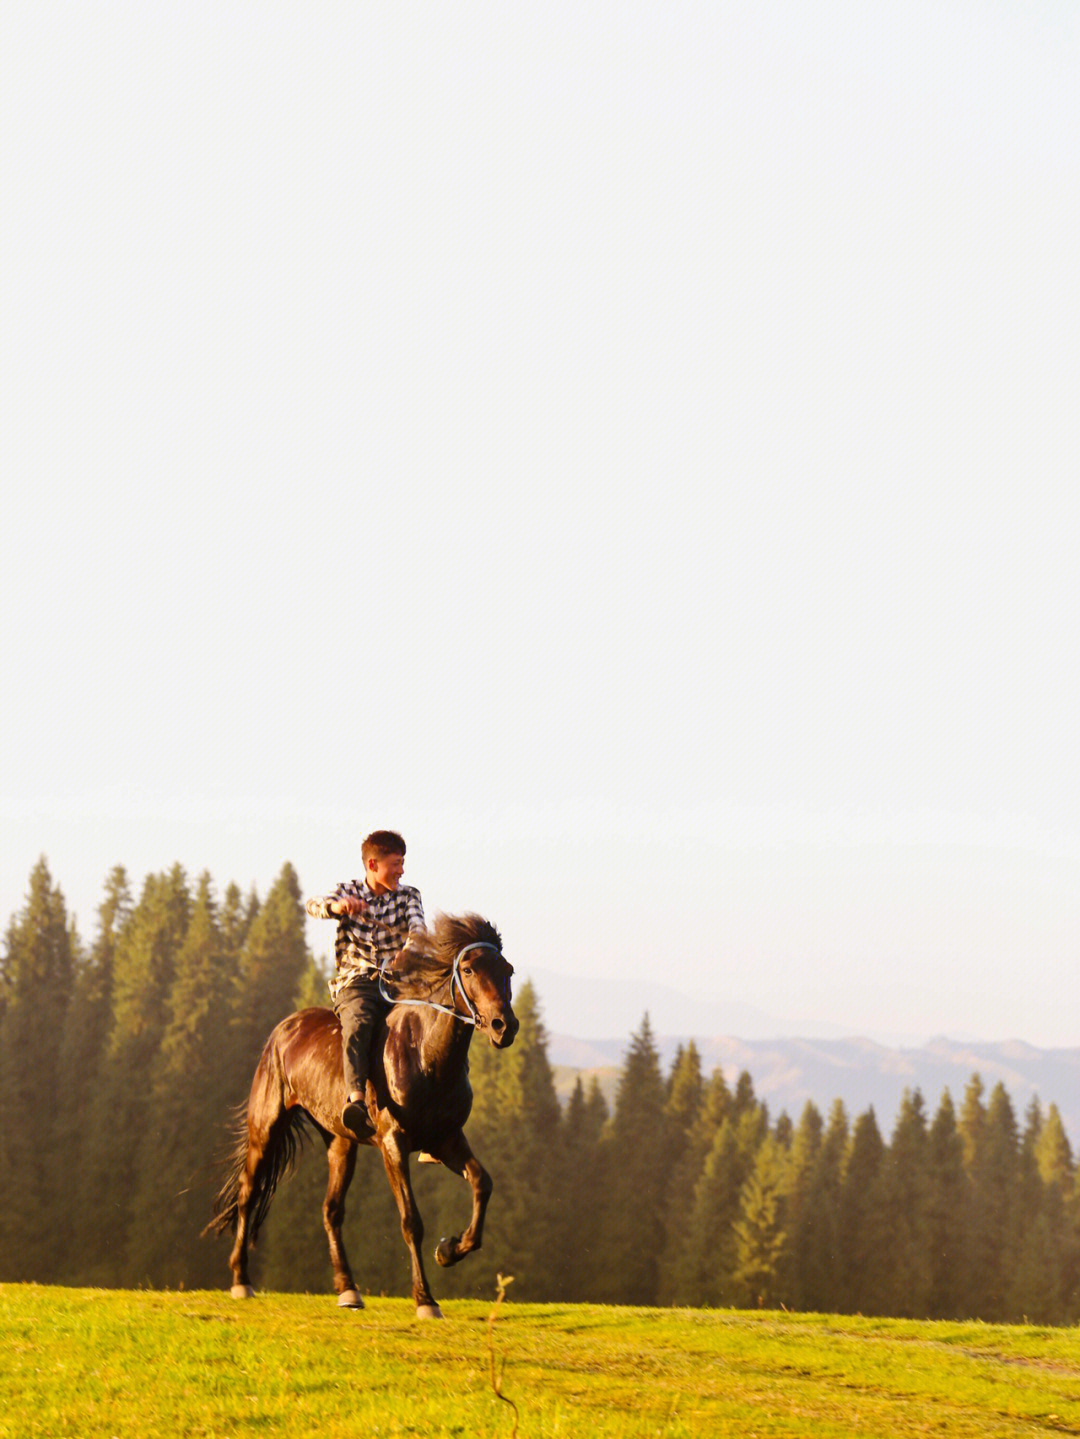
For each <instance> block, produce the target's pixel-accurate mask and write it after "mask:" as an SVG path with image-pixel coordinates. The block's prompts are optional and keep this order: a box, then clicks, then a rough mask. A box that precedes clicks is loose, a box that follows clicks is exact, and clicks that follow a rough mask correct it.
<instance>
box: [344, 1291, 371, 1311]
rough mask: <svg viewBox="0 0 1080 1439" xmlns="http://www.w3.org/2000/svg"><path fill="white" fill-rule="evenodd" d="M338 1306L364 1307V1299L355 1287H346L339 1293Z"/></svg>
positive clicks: (345, 1307) (347, 1307)
mask: <svg viewBox="0 0 1080 1439" xmlns="http://www.w3.org/2000/svg"><path fill="white" fill-rule="evenodd" d="M337 1307H338V1308H339V1309H363V1307H364V1301H363V1299H361V1297H360V1295H359V1294H358V1293H357V1292H356V1290H355V1289H346V1290H345V1291H344V1293H342V1294H339V1295H338V1302H337Z"/></svg>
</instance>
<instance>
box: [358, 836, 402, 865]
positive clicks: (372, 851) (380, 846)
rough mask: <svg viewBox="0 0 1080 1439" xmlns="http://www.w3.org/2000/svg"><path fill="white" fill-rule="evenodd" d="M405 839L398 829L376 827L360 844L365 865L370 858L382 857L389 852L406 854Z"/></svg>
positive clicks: (361, 856)
mask: <svg viewBox="0 0 1080 1439" xmlns="http://www.w3.org/2000/svg"><path fill="white" fill-rule="evenodd" d="M404 853H405V841H404V840H403V839H402V838H401V835H399V834H398V833H397V831H396V830H392V829H374V830H372V832H371V833H370V834H369V835H368V837H367V839H366V840H364V843H363V844H362V845H361V846H360V858H361V859H362V860H363V861H364V863H365V865H366V864H367V862H368V860H369V859H374V858H376V857H377V858H379V859H382V858H383V857H384V856H385V855H388V854H404Z"/></svg>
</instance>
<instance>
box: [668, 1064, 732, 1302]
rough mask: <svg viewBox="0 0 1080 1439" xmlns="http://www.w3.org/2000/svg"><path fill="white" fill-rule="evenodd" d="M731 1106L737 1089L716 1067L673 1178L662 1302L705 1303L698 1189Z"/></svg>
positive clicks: (705, 1264) (705, 1266) (704, 1249)
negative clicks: (695, 1227)
mask: <svg viewBox="0 0 1080 1439" xmlns="http://www.w3.org/2000/svg"><path fill="white" fill-rule="evenodd" d="M669 1102H670V1100H669ZM731 1110H732V1099H731V1091H730V1090H729V1089H728V1087H727V1084H726V1082H725V1080H724V1074H723V1071H722V1070H721V1069H715V1070H713V1073H712V1075H711V1076H710V1078H709V1080H708V1082H707V1083H706V1084H704V1086H703V1088H702V1094H701V1099H700V1101H699V1103H698V1107H697V1113H696V1115H695V1118H694V1120H693V1123H692V1124H691V1126H690V1130H689V1133H688V1136H687V1140H686V1143H685V1145H684V1147H683V1151H682V1155H681V1157H680V1158H679V1160H678V1161H677V1163H676V1164H675V1165H674V1168H673V1169H672V1171H671V1174H670V1176H669V1178H668V1184H667V1199H666V1205H665V1214H664V1250H663V1254H662V1256H661V1260H660V1277H659V1290H658V1296H657V1297H658V1299H659V1302H660V1303H661V1304H699V1303H702V1302H703V1300H702V1299H700V1298H698V1297H695V1296H700V1295H702V1294H703V1293H704V1292H705V1288H706V1284H707V1273H708V1270H709V1259H708V1248H707V1246H705V1245H703V1244H701V1243H700V1242H699V1240H698V1239H697V1238H696V1237H695V1234H694V1230H693V1212H694V1208H695V1206H696V1204H697V1199H696V1187H697V1185H698V1182H699V1181H700V1179H701V1175H702V1171H703V1169H704V1167H705V1163H706V1161H707V1159H708V1156H709V1154H710V1152H711V1150H712V1147H713V1145H714V1143H715V1142H716V1136H717V1134H718V1133H719V1131H720V1128H721V1126H722V1125H723V1123H724V1120H725V1119H726V1118H728V1117H729V1115H730V1114H731ZM743 1177H745V1176H743ZM741 1183H742V1179H741V1178H740V1180H739V1184H741ZM703 1203H704V1201H703Z"/></svg>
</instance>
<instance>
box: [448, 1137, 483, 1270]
mask: <svg viewBox="0 0 1080 1439" xmlns="http://www.w3.org/2000/svg"><path fill="white" fill-rule="evenodd" d="M437 1153H438V1157H439V1158H440V1159H441V1160H442V1162H443V1163H444V1164H445V1165H446V1167H447V1169H452V1170H453V1171H454V1173H455V1174H460V1175H461V1176H462V1178H463V1179H466V1180H468V1182H469V1187H470V1188H471V1189H472V1198H473V1207H472V1217H471V1218H470V1220H469V1227H468V1228H467V1229H466V1230H465V1232H464V1233H463V1234H459V1235H458V1236H457V1237H456V1238H449V1239H440V1241H439V1245H438V1248H437V1249H436V1250H435V1258H436V1260H437V1261H438V1263H439V1264H442V1265H444V1266H445V1265H448V1264H456V1263H457V1262H458V1260H459V1259H464V1258H465V1256H466V1254H471V1253H472V1251H473V1250H474V1249H479V1248H480V1244H481V1242H482V1240H483V1237H484V1215H485V1214H486V1213H487V1207H488V1200H489V1199H490V1198H491V1191H492V1188H493V1185H492V1182H491V1175H490V1174H489V1173H488V1172H487V1170H486V1169H485V1168H484V1166H483V1165H482V1164H481V1163H480V1161H479V1160H478V1159H477V1157H476V1155H475V1154H473V1152H472V1150H471V1149H470V1148H469V1141H468V1140H467V1139H466V1138H465V1131H464V1130H462V1129H459V1130H458V1131H457V1133H456V1134H453V1135H451V1136H450V1138H449V1139H447V1140H445V1141H444V1142H443V1144H442V1145H440V1147H439V1149H438V1151H437Z"/></svg>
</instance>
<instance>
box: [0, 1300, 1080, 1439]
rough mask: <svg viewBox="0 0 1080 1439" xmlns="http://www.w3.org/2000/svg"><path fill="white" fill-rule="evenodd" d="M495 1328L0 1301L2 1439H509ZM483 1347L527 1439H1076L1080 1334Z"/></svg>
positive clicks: (582, 1325) (458, 1319)
mask: <svg viewBox="0 0 1080 1439" xmlns="http://www.w3.org/2000/svg"><path fill="white" fill-rule="evenodd" d="M512 1292H513V1291H511V1296H512ZM493 1298H494V1296H493ZM491 1310H492V1304H488V1303H477V1302H475V1301H465V1300H458V1301H451V1302H449V1303H448V1304H447V1305H446V1314H447V1318H446V1320H445V1321H444V1322H442V1323H439V1322H437V1321H427V1322H418V1321H417V1320H416V1319H415V1318H414V1317H413V1312H412V1307H411V1305H410V1304H409V1303H408V1302H407V1301H406V1300H402V1299H371V1300H369V1301H368V1307H367V1308H366V1309H365V1310H363V1311H361V1312H349V1311H344V1310H339V1309H338V1308H337V1307H336V1305H335V1302H334V1299H333V1297H332V1296H329V1295H328V1296H323V1297H316V1296H311V1295H293V1294H263V1295H261V1296H260V1297H259V1298H258V1299H255V1300H251V1301H246V1302H245V1301H237V1300H233V1299H230V1298H229V1296H228V1295H227V1294H224V1293H221V1294H219V1293H191V1294H187V1293H157V1292H149V1291H140V1292H121V1291H114V1290H93V1289H53V1288H43V1287H39V1286H36V1285H0V1436H3V1439H38V1436H40V1439H46V1436H48V1439H62V1436H72V1439H75V1436H79V1439H113V1436H116V1439H127V1436H135V1435H139V1436H143V1439H158V1436H160V1439H166V1436H167V1439H177V1436H214V1439H218V1436H233V1435H238V1436H250V1439H276V1436H284V1435H289V1436H293V1435H295V1436H301V1435H304V1436H307V1435H311V1436H318V1439H346V1436H347V1439H377V1436H378V1439H381V1436H388V1435H395V1436H396V1435H423V1436H449V1435H463V1436H481V1435H499V1436H503V1435H506V1436H508V1435H509V1434H510V1433H511V1431H512V1429H513V1424H514V1414H513V1412H512V1411H511V1409H510V1407H509V1406H508V1405H507V1404H504V1403H501V1402H500V1401H499V1400H498V1399H497V1398H496V1396H495V1394H494V1392H493V1390H492V1386H491V1378H490V1363H489V1347H488V1346H489V1337H488V1336H489V1329H488V1317H489V1315H490V1313H491ZM493 1342H494V1347H495V1352H496V1354H497V1356H498V1359H499V1362H500V1364H501V1363H502V1362H503V1361H505V1371H504V1374H503V1390H504V1393H505V1394H506V1395H507V1397H508V1398H510V1399H512V1400H514V1402H515V1403H516V1405H517V1408H518V1412H519V1423H518V1434H519V1435H520V1436H521V1439H541V1436H544V1439H556V1436H558V1439H586V1436H591V1435H597V1436H611V1439H630V1436H635V1439H636V1436H646V1435H649V1436H652V1435H663V1436H665V1439H685V1436H688V1435H732V1436H735V1435H738V1436H739V1439H753V1436H766V1435H768V1436H777V1435H790V1436H799V1439H809V1436H822V1439H826V1436H828V1439H831V1436H841V1435H843V1436H856V1435H857V1436H877V1435H880V1436H882V1439H897V1436H907V1435H956V1436H970V1439H997V1436H1001V1439H1004V1436H1013V1435H1034V1434H1043V1435H1045V1434H1080V1330H1076V1329H1039V1328H1033V1327H1026V1326H1019V1325H1016V1326H1005V1325H1000V1326H998V1325H986V1324H974V1323H965V1324H955V1323H940V1324H928V1323H915V1322H912V1321H906V1320H905V1321H901V1320H872V1319H848V1318H839V1317H836V1316H827V1315H794V1314H775V1313H760V1314H758V1313H754V1314H748V1313H736V1312H733V1311H730V1310H686V1309H683V1310H678V1309H676V1310H661V1309H612V1308H604V1307H601V1306H598V1305H540V1304H515V1303H514V1302H513V1300H512V1297H508V1299H507V1301H506V1303H505V1304H504V1305H503V1306H502V1307H501V1308H500V1309H499V1312H498V1318H497V1322H496V1325H495V1328H494V1341H493Z"/></svg>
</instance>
